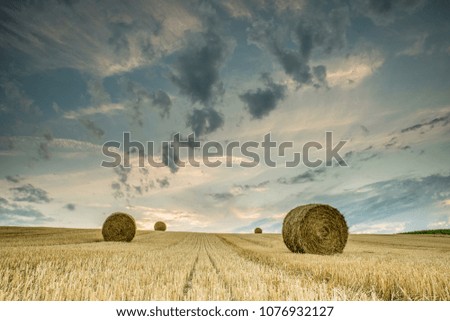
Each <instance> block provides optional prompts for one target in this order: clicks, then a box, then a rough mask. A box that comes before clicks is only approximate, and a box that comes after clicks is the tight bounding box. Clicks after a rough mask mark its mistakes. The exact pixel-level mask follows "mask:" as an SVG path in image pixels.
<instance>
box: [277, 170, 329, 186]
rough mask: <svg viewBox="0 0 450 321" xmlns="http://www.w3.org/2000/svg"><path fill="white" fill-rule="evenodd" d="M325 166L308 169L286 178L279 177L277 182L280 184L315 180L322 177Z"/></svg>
mask: <svg viewBox="0 0 450 321" xmlns="http://www.w3.org/2000/svg"><path fill="white" fill-rule="evenodd" d="M325 171H326V168H325V167H320V168H317V169H310V170H308V171H306V172H304V173H302V174H299V175H297V176H294V177H290V178H286V177H280V178H279V179H278V180H277V182H278V183H280V184H300V183H308V182H315V181H317V180H318V179H319V178H323V176H324V174H325Z"/></svg>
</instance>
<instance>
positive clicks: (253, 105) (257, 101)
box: [239, 74, 287, 119]
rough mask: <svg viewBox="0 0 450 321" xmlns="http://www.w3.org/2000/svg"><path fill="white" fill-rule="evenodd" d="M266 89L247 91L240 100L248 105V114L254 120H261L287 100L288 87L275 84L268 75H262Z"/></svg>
mask: <svg viewBox="0 0 450 321" xmlns="http://www.w3.org/2000/svg"><path fill="white" fill-rule="evenodd" d="M261 78H262V80H263V81H264V83H265V85H266V88H265V89H261V88H258V89H257V90H256V91H252V90H250V91H247V92H246V93H244V94H242V95H240V96H239V98H240V99H241V100H242V101H243V102H244V103H245V104H246V105H247V109H248V112H249V113H250V115H252V117H253V118H254V119H261V118H263V117H265V116H267V115H269V113H270V112H271V111H272V110H274V109H275V108H276V107H277V105H278V103H279V102H280V101H282V100H283V99H284V98H285V92H286V88H287V87H286V86H285V85H279V84H276V83H274V82H273V80H272V78H271V77H270V76H269V75H268V74H263V75H262V77H261Z"/></svg>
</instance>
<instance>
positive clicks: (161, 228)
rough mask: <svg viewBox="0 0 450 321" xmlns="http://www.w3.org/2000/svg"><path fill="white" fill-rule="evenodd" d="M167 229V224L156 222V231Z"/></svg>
mask: <svg viewBox="0 0 450 321" xmlns="http://www.w3.org/2000/svg"><path fill="white" fill-rule="evenodd" d="M166 229H167V226H166V223H164V222H161V221H159V222H156V223H155V231H163V232H164V231H165V230H166Z"/></svg>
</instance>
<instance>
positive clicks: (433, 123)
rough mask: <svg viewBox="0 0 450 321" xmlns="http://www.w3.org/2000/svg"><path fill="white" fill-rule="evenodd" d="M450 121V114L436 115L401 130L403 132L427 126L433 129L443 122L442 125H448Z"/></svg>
mask: <svg viewBox="0 0 450 321" xmlns="http://www.w3.org/2000/svg"><path fill="white" fill-rule="evenodd" d="M449 123H450V114H449V115H446V116H442V117H436V118H433V119H432V120H430V121H426V122H422V123H418V124H415V125H413V126H410V127H406V128H403V129H402V130H401V131H400V132H401V133H406V132H411V131H415V130H418V129H421V128H423V127H427V126H428V128H429V129H431V128H433V127H434V126H436V125H438V124H442V126H446V125H448V124H449Z"/></svg>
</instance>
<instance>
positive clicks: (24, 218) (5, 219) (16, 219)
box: [0, 197, 53, 226]
mask: <svg viewBox="0 0 450 321" xmlns="http://www.w3.org/2000/svg"><path fill="white" fill-rule="evenodd" d="M51 221H53V219H52V218H50V217H47V216H45V215H44V214H42V213H41V212H39V211H37V210H35V209H34V208H32V207H29V206H20V205H18V204H17V203H13V202H9V201H8V200H6V199H4V198H1V197H0V225H26V226H30V225H40V224H45V223H48V222H51Z"/></svg>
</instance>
